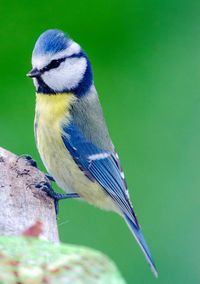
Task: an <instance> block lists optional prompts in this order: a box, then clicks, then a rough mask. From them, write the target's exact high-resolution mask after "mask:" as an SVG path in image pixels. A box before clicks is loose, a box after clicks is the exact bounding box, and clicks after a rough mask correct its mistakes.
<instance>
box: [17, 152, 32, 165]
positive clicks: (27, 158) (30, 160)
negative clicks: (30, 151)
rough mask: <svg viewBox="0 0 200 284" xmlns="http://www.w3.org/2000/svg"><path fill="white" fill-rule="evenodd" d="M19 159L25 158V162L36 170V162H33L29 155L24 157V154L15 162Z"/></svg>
mask: <svg viewBox="0 0 200 284" xmlns="http://www.w3.org/2000/svg"><path fill="white" fill-rule="evenodd" d="M21 158H25V160H27V161H28V162H29V163H30V165H31V166H32V167H35V168H37V162H36V161H35V160H33V158H32V157H31V156H30V155H26V154H24V155H21V156H19V157H18V158H17V161H18V160H19V159H21Z"/></svg>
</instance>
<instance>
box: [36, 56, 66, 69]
mask: <svg viewBox="0 0 200 284" xmlns="http://www.w3.org/2000/svg"><path fill="white" fill-rule="evenodd" d="M65 59H66V58H60V59H54V60H52V61H51V62H50V63H49V64H48V65H47V66H45V67H44V68H43V69H42V70H40V71H41V72H46V71H49V70H51V69H54V68H57V67H58V66H59V65H60V63H61V62H63V61H65Z"/></svg>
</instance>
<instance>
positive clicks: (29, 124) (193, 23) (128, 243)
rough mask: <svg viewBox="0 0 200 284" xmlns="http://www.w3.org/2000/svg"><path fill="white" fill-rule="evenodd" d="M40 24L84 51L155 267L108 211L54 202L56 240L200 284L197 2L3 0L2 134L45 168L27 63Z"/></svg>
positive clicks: (141, 275)
mask: <svg viewBox="0 0 200 284" xmlns="http://www.w3.org/2000/svg"><path fill="white" fill-rule="evenodd" d="M49 28H59V29H62V30H64V31H66V32H68V33H69V34H70V35H71V37H72V38H73V39H74V40H75V41H77V42H78V43H79V44H81V46H82V47H83V48H84V50H85V51H86V52H87V54H88V55H89V58H90V60H91V62H92V66H93V70H94V79H95V85H96V88H97V90H98V93H99V95H100V100H101V103H102V106H103V110H104V115H105V118H106V121H107V124H108V127H109V131H110V135H111V137H112V139H113V141H114V144H115V146H116V149H117V151H118V153H119V156H120V159H121V162H122V166H123V169H124V171H125V175H126V178H127V182H128V186H129V191H130V195H131V199H132V201H133V203H134V208H135V211H136V214H137V216H138V218H139V220H140V223H141V226H142V228H143V233H144V235H145V237H146V240H147V242H148V244H149V247H150V249H151V252H152V255H153V258H154V260H155V263H156V265H157V268H158V273H159V278H158V280H156V279H155V278H154V277H153V275H152V274H151V271H150V269H149V268H148V265H147V264H146V261H145V258H144V256H143V254H142V252H141V251H140V249H139V247H138V245H137V243H136V241H135V240H134V238H133V236H132V235H131V233H130V232H129V230H128V228H127V227H126V225H125V223H124V221H123V220H122V219H121V218H120V217H119V216H117V215H116V214H114V213H111V212H103V211H101V210H99V209H97V208H94V207H92V206H90V205H88V204H87V203H83V202H78V201H75V200H68V201H62V202H60V214H59V219H58V224H59V230H60V238H61V240H62V241H63V242H69V243H75V244H81V245H86V246H90V247H93V248H96V249H98V250H101V251H102V252H104V253H106V254H107V255H108V256H110V257H111V258H112V259H113V260H114V261H115V262H116V264H117V265H118V267H119V268H120V270H121V272H122V274H123V276H124V277H125V279H126V280H127V282H128V283H181V284H183V283H200V269H199V266H200V244H199V238H200V226H199V223H200V220H199V211H200V189H199V187H200V178H199V170H200V151H199V147H200V116H199V112H200V83H199V77H200V1H199V0H196V1H195V0H190V1H186V0H182V1H178V0H173V1H172V0H171V1H170V0H168V1H163V0H160V1H153V0H152V1H149V0H146V1H145V0H140V1H138V0H129V1H128V0H123V1H122V0H121V1H117V0H115V1H114V0H113V1H108V0H101V1H99V0H98V1H97V0H96V1H89V0H88V1H83V0H77V1H67V0H63V1H59V0H57V1H53V0H49V1H37V0H35V1H31V2H30V1H24V0H23V1H14V0H10V1H5V0H3V1H1V3H0V39H1V45H0V64H1V67H0V81H1V82H0V96H1V100H0V104H1V108H0V145H1V146H2V147H5V148H6V149H8V150H11V151H13V152H15V153H17V154H19V155H20V154H23V153H28V154H30V155H32V156H33V157H34V158H35V159H36V160H37V161H38V163H39V167H40V168H41V169H43V170H44V167H43V166H42V163H41V161H40V158H39V155H38V153H37V150H36V146H35V141H34V134H33V119H34V104H35V95H34V93H35V90H34V87H33V84H32V80H31V79H29V78H27V77H26V76H25V74H26V73H27V72H28V71H29V70H30V69H31V63H30V62H31V53H32V49H33V46H34V44H35V41H36V39H37V37H38V36H39V35H40V34H41V33H42V32H43V31H45V30H46V29H49ZM54 188H55V189H56V190H58V188H57V187H56V186H54Z"/></svg>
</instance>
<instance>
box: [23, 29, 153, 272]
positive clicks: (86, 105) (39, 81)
mask: <svg viewBox="0 0 200 284" xmlns="http://www.w3.org/2000/svg"><path fill="white" fill-rule="evenodd" d="M27 76H28V77H31V78H32V79H33V83H34V85H35V88H36V105H35V120H34V133H35V140H36V145H37V148H38V151H39V154H40V157H41V160H42V162H43V164H44V166H45V168H46V170H47V171H48V173H49V174H50V176H52V180H55V182H56V183H57V184H58V186H59V187H60V188H61V189H62V190H63V191H65V192H66V194H59V193H56V192H54V191H53V189H52V188H51V186H50V185H49V183H47V182H46V183H45V182H44V184H43V186H41V185H39V186H38V187H42V189H43V190H44V191H46V192H47V194H49V195H50V196H51V197H52V198H55V200H56V201H58V200H60V199H64V198H78V199H81V200H84V201H87V202H88V203H90V204H93V205H95V206H97V207H99V208H101V209H104V210H110V211H114V212H116V213H117V214H119V215H120V216H121V217H122V218H123V219H124V220H125V222H126V223H127V225H128V227H129V229H130V231H131V232H132V234H133V235H134V237H135V239H136V241H137V242H138V244H139V246H140V247H141V249H142V251H143V253H144V255H145V257H146V259H147V261H148V263H149V265H150V268H151V270H152V272H153V273H154V275H155V276H156V277H157V275H158V274H157V270H156V267H155V264H154V262H153V259H152V256H151V253H150V250H149V248H148V246H147V243H146V241H145V239H144V236H143V234H142V231H141V227H140V225H139V222H138V219H137V217H136V215H135V212H134V210H133V206H132V204H131V201H130V197H129V193H128V188H127V184H126V180H125V177H124V173H123V171H122V167H121V164H120V160H119V157H118V155H117V152H116V151H115V147H114V145H113V143H112V140H111V138H110V136H109V132H108V128H107V126H106V122H105V119H104V115H103V111H102V108H101V104H100V101H99V97H98V94H97V91H96V89H95V85H94V80H93V72H92V66H91V63H90V60H89V58H88V56H87V54H86V53H85V52H84V50H83V49H82V48H81V46H80V45H79V44H78V43H76V42H75V41H74V40H73V39H72V38H71V37H70V36H69V35H68V34H67V33H65V32H63V31H61V30H58V29H49V30H47V31H45V32H43V33H42V34H41V35H40V36H39V38H38V39H37V41H36V43H35V46H34V49H33V52H32V70H31V71H30V72H29V73H28V74H27Z"/></svg>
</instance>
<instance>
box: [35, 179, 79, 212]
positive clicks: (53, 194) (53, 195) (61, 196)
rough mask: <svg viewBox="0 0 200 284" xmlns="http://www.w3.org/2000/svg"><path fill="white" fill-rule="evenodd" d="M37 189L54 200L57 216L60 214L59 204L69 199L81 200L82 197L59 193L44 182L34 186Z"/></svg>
mask: <svg viewBox="0 0 200 284" xmlns="http://www.w3.org/2000/svg"><path fill="white" fill-rule="evenodd" d="M34 185H35V187H36V188H39V189H41V190H43V191H45V192H46V193H47V195H49V196H50V197H51V198H53V199H54V204H55V210H56V215H57V214H58V202H59V200H61V199H67V198H80V195H79V194H78V193H68V194H61V193H57V192H55V191H54V190H53V188H52V187H51V184H50V183H49V182H46V181H42V182H40V183H38V184H34Z"/></svg>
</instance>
